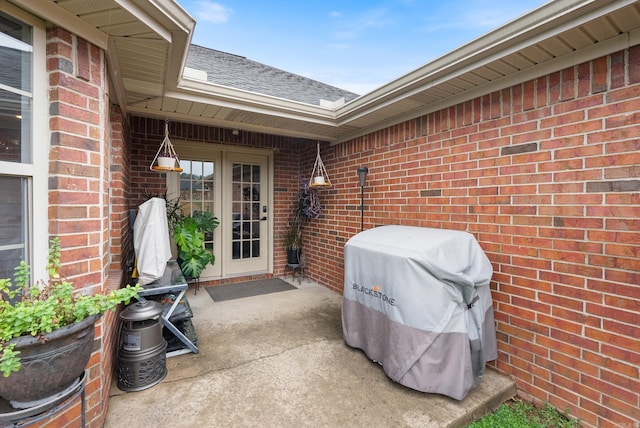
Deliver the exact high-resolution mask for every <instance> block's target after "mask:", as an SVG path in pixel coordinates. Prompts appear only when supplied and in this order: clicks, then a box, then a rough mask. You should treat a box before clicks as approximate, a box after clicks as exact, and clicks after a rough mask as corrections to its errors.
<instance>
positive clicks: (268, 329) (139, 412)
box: [105, 281, 515, 428]
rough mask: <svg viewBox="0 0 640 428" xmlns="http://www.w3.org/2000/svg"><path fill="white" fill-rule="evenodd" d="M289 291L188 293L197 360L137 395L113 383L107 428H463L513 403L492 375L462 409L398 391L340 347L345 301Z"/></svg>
mask: <svg viewBox="0 0 640 428" xmlns="http://www.w3.org/2000/svg"><path fill="white" fill-rule="evenodd" d="M293 284H294V285H296V287H299V288H298V289H296V290H291V291H284V292H279V293H273V294H267V295H262V296H255V297H248V298H243V299H236V300H230V301H224V302H216V303H214V302H213V300H212V299H211V297H210V296H209V294H208V293H207V292H206V291H205V290H203V289H200V290H199V291H198V292H197V293H195V292H194V290H193V289H190V290H189V291H188V293H187V296H188V299H189V303H190V305H191V308H192V310H193V312H194V318H193V323H194V326H195V329H196V332H197V335H198V339H199V353H198V354H191V353H190V354H184V355H180V356H176V357H172V358H168V359H167V368H168V374H167V376H166V378H165V379H164V380H163V381H162V382H161V383H159V384H158V385H155V386H153V387H151V388H148V389H146V390H143V391H138V392H123V391H120V390H119V389H118V388H117V387H116V385H115V384H116V380H115V379H114V386H113V388H112V390H111V398H110V400H109V409H108V412H107V419H106V423H105V427H106V428H119V427H126V428H132V427H138V426H145V427H147V428H149V427H254V426H261V427H343V426H344V427H438V428H440V427H464V426H466V425H467V424H468V423H470V422H472V421H473V420H476V419H478V418H480V417H481V416H483V415H484V414H486V413H488V412H490V411H491V410H493V409H495V408H496V407H497V406H498V405H499V404H501V403H502V402H504V401H506V400H508V399H509V398H511V397H512V396H513V395H514V394H515V384H514V382H513V381H512V380H511V379H509V378H507V377H505V376H502V375H499V374H497V373H496V372H495V371H492V370H487V371H486V373H485V376H484V378H483V379H482V381H481V382H480V385H479V386H478V387H477V388H476V389H474V390H473V391H471V393H469V395H468V396H467V397H466V398H465V399H464V400H463V401H456V400H453V399H450V398H448V397H445V396H442V395H437V394H425V393H422V392H418V391H414V390H411V389H408V388H406V387H404V386H402V385H399V384H397V383H394V382H392V381H391V380H390V379H389V378H388V377H386V375H385V374H384V372H383V371H382V368H381V367H380V366H378V365H377V364H376V363H373V362H371V361H370V360H368V359H367V357H366V355H365V354H364V353H363V352H362V351H360V350H356V349H352V348H350V347H348V346H346V345H345V343H344V341H343V338H342V327H341V321H340V307H341V302H342V296H340V295H339V294H336V293H334V292H332V291H330V290H328V289H326V288H324V287H321V286H319V285H317V284H314V283H310V282H305V281H302V284H298V282H297V281H296V282H295V283H293ZM141 424H142V425H141Z"/></svg>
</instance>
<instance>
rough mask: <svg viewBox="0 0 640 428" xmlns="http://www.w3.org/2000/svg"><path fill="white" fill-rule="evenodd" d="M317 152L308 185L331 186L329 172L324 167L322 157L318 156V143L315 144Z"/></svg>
mask: <svg viewBox="0 0 640 428" xmlns="http://www.w3.org/2000/svg"><path fill="white" fill-rule="evenodd" d="M317 147H318V154H317V156H316V162H315V164H314V165H313V170H312V171H311V178H310V179H309V186H311V187H329V186H331V180H329V174H327V170H326V168H325V167H324V163H323V162H322V158H321V157H320V143H318V144H317Z"/></svg>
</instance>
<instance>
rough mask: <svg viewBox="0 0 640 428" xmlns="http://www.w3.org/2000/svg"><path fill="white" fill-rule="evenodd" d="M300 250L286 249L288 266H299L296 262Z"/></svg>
mask: <svg viewBox="0 0 640 428" xmlns="http://www.w3.org/2000/svg"><path fill="white" fill-rule="evenodd" d="M299 253H300V250H299V249H297V248H287V264H288V265H297V264H300V261H299V260H298V254H299Z"/></svg>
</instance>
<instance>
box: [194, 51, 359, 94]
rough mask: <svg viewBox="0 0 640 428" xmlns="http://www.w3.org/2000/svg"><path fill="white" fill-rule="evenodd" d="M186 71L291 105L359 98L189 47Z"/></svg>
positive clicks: (239, 58)
mask: <svg viewBox="0 0 640 428" xmlns="http://www.w3.org/2000/svg"><path fill="white" fill-rule="evenodd" d="M186 66H187V67H190V68H194V69H197V70H201V71H205V72H206V73H207V81H208V82H211V83H215V84H218V85H224V86H229V87H232V88H236V89H242V90H246V91H251V92H256V93H259V94H263V95H271V96H274V97H278V98H284V99H287V100H291V101H298V102H302V103H306V104H311V105H320V100H327V101H332V102H333V101H337V100H339V99H340V98H342V97H344V99H345V102H349V101H351V100H353V99H355V98H357V97H358V96H359V95H358V94H354V93H353V92H349V91H346V90H344V89H340V88H336V87H335V86H331V85H327V84H325V83H322V82H318V81H316V80H313V79H309V78H306V77H303V76H300V75H297V74H293V73H289V72H287V71H283V70H280V69H277V68H274V67H270V66H268V65H265V64H261V63H259V62H255V61H252V60H250V59H247V58H245V57H243V56H239V55H233V54H229V53H226V52H221V51H217V50H215V49H209V48H205V47H202V46H198V45H191V46H190V48H189V53H188V55H187V63H186Z"/></svg>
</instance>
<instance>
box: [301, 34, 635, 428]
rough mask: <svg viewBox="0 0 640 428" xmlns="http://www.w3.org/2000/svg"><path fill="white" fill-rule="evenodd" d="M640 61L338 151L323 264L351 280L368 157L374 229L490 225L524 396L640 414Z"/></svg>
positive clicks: (437, 116) (499, 96) (510, 366)
mask: <svg viewBox="0 0 640 428" xmlns="http://www.w3.org/2000/svg"><path fill="white" fill-rule="evenodd" d="M639 70H640V46H636V47H634V48H632V49H629V50H625V51H623V52H618V53H615V54H612V55H610V56H607V57H604V58H599V59H597V60H594V61H591V62H588V63H584V64H579V65H576V66H575V67H571V68H568V69H565V70H561V71H559V72H556V73H553V74H550V75H547V76H544V77H541V78H539V79H535V80H532V81H528V82H525V83H523V84H521V85H517V86H514V87H511V88H508V89H505V90H502V91H498V92H494V93H491V94H487V95H485V96H483V97H481V98H477V99H474V100H471V101H467V102H464V103H462V104H459V105H456V106H453V107H450V108H448V109H444V110H441V111H437V112H434V113H432V114H429V115H426V116H424V117H420V118H417V119H415V120H411V121H408V122H405V123H403V124H400V125H397V126H394V127H391V128H387V129H384V130H381V131H378V132H375V133H373V134H370V135H366V136H363V137H361V138H357V139H355V140H353V141H349V142H347V143H345V144H340V145H337V146H334V147H331V148H326V153H323V160H324V163H325V165H326V166H327V170H328V173H329V175H330V177H331V180H332V182H333V183H334V186H333V188H332V189H331V190H328V191H321V192H323V202H325V203H326V210H325V215H324V216H323V217H322V218H320V219H318V220H314V221H313V222H311V223H310V225H309V226H310V227H309V228H308V229H307V231H306V232H307V236H305V242H307V243H312V245H305V250H306V252H307V255H308V259H309V260H311V261H312V262H311V263H310V266H309V273H310V275H311V276H312V277H314V278H315V279H316V280H317V281H318V282H320V283H322V284H325V285H327V286H328V287H329V288H331V289H334V290H336V291H339V292H340V291H342V286H343V275H344V267H343V246H344V243H345V242H346V241H347V240H348V239H349V238H350V237H351V236H353V235H354V234H355V233H357V232H358V231H359V230H360V188H359V184H358V177H357V173H356V170H357V168H358V166H360V165H364V166H367V167H368V168H369V176H368V179H367V185H366V188H365V192H366V195H365V215H364V217H365V218H364V220H365V228H371V227H375V226H379V225H384V224H403V225H415V226H424V227H435V228H446V229H459V230H466V231H469V232H471V233H472V234H474V235H475V236H476V237H477V239H478V240H479V242H480V244H481V245H482V247H483V248H484V250H485V251H486V252H487V254H488V256H489V258H490V259H491V261H492V263H493V267H494V270H495V273H494V277H493V281H492V284H491V287H492V290H493V298H494V307H495V309H496V321H497V327H498V340H499V359H498V361H497V362H495V363H494V364H493V365H494V366H495V367H496V368H497V369H498V370H499V371H501V372H502V373H505V374H507V375H510V376H512V377H513V378H514V379H515V380H516V382H517V384H518V388H519V394H520V395H521V396H523V397H525V398H527V399H533V400H535V401H537V402H550V403H551V404H553V405H554V406H556V407H558V408H559V409H561V410H564V409H567V408H570V409H571V414H573V415H574V416H577V417H579V418H581V419H582V420H583V421H584V422H583V423H584V425H585V426H594V427H595V426H598V427H607V426H615V425H621V426H627V427H631V426H636V425H634V423H637V421H639V420H640V410H639V408H640V401H639V400H640V394H639V393H640V377H639V376H640V374H639V366H640V339H639V338H640V328H639V327H638V326H639V325H640V285H638V284H640V259H639V257H640V234H639V232H640V167H639V165H640V126H639V124H640V71H639ZM307 166H308V165H307ZM309 168H310V166H309Z"/></svg>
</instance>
